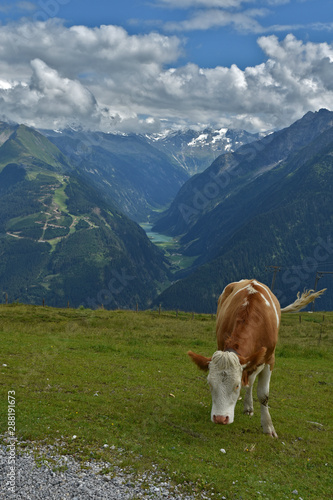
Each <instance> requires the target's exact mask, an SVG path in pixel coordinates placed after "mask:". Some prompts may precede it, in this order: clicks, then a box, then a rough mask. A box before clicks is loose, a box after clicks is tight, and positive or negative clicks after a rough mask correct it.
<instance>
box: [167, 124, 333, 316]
mask: <svg viewBox="0 0 333 500" xmlns="http://www.w3.org/2000/svg"><path fill="white" fill-rule="evenodd" d="M332 185H333V128H332V127H330V128H328V129H327V130H326V131H324V132H323V133H321V134H319V135H318V136H317V137H316V138H315V139H314V140H313V141H312V142H309V143H308V144H307V145H306V146H304V147H303V148H300V149H299V150H298V151H297V152H294V154H291V155H289V156H288V157H287V159H285V160H284V161H281V162H277V164H276V165H275V167H272V168H270V169H269V170H268V171H267V172H266V173H263V174H262V175H260V176H257V177H254V178H253V179H252V180H251V181H250V182H248V183H247V184H246V185H245V186H243V187H241V186H239V187H238V189H235V191H234V192H230V193H229V196H228V197H226V199H225V200H224V201H223V202H221V203H220V204H217V206H216V207H215V208H214V209H212V210H211V211H208V212H207V213H205V214H204V215H203V216H202V217H201V219H198V221H197V222H196V224H194V225H193V227H192V229H191V230H190V231H189V232H188V233H187V234H185V235H184V236H183V237H182V239H181V242H182V243H183V245H184V247H185V252H188V253H190V252H197V253H196V254H197V255H198V258H197V260H196V265H195V268H194V270H193V272H192V274H190V275H189V276H187V277H186V278H185V279H182V280H179V281H177V282H176V283H175V284H174V285H172V286H171V287H170V288H168V289H167V290H165V291H164V292H163V293H162V295H160V297H159V298H158V302H159V303H162V304H163V305H164V307H166V308H178V307H179V308H180V309H184V310H192V309H193V310H196V311H206V312H212V311H214V310H215V308H216V302H217V298H218V295H219V294H220V293H221V291H222V290H223V288H224V286H225V285H226V284H227V283H228V282H230V281H234V280H239V279H241V278H244V277H256V278H258V279H261V280H262V281H264V282H266V283H267V284H269V285H270V283H271V279H272V271H268V270H266V266H272V265H276V266H280V267H281V272H280V273H279V274H278V276H277V281H276V289H275V292H276V294H277V295H278V297H279V299H280V301H281V303H282V304H283V305H286V304H287V303H288V302H291V301H293V300H294V298H295V294H296V293H297V291H299V290H302V289H303V288H304V287H306V288H312V287H313V286H314V282H315V276H316V272H317V270H319V271H324V270H326V271H332V270H333V250H332V246H331V237H332V224H333V190H332ZM195 236H197V238H195ZM198 266H199V267H198ZM330 279H331V278H330V277H326V280H321V281H320V287H324V286H327V287H328V288H329V290H328V292H327V293H326V294H325V296H324V297H323V298H322V299H321V300H320V301H319V302H318V304H317V307H320V308H321V309H332V308H333V293H332V286H331V282H330ZM324 281H325V282H324Z"/></svg>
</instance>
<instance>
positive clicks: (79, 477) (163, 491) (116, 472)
mask: <svg viewBox="0 0 333 500" xmlns="http://www.w3.org/2000/svg"><path fill="white" fill-rule="evenodd" d="M0 438H4V436H0ZM16 448H17V454H16V456H15V475H16V477H15V493H14V492H11V491H10V482H8V479H10V465H9V464H8V462H9V459H10V453H9V447H8V446H6V445H4V444H2V445H0V482H1V484H0V498H1V499H4V500H7V499H8V500H67V499H71V500H91V499H94V500H104V499H105V500H134V499H147V500H162V499H163V500H165V499H170V500H194V498H198V497H195V496H192V495H186V494H184V493H181V486H180V485H176V486H175V485H172V483H171V480H170V479H169V478H167V477H161V474H160V473H159V472H158V471H157V468H156V467H155V468H154V470H153V471H151V472H149V473H145V474H143V475H141V476H139V477H138V476H134V475H133V474H130V473H128V472H126V471H125V470H124V469H122V468H121V467H115V466H114V465H113V464H111V463H107V462H99V461H91V462H85V463H84V466H83V467H82V463H81V462H77V461H76V460H75V459H74V458H73V457H72V456H66V455H65V456H63V455H59V454H57V453H56V449H55V447H54V446H50V445H48V446H45V445H38V446H37V448H36V444H35V445H34V450H33V449H26V450H25V451H21V450H20V447H19V446H18V445H16ZM36 450H38V452H37V455H36ZM36 457H37V458H36ZM109 470H111V471H112V472H111V473H108V471H109ZM101 471H103V472H102V474H101ZM8 474H9V475H8ZM13 484H14V483H13ZM200 498H208V497H206V496H205V495H203V494H201V495H200Z"/></svg>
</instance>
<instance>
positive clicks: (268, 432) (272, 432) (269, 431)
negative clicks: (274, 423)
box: [264, 427, 278, 438]
mask: <svg viewBox="0 0 333 500" xmlns="http://www.w3.org/2000/svg"><path fill="white" fill-rule="evenodd" d="M264 434H269V435H270V436H272V437H273V438H277V437H278V435H277V434H276V432H275V429H274V427H269V428H267V429H264Z"/></svg>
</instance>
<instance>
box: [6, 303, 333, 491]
mask: <svg viewBox="0 0 333 500" xmlns="http://www.w3.org/2000/svg"><path fill="white" fill-rule="evenodd" d="M214 328H215V318H213V317H211V316H210V315H194V316H193V317H192V315H191V314H185V313H179V314H178V316H177V317H176V313H174V312H162V313H161V315H159V314H158V312H155V311H146V312H138V313H136V312H133V311H106V310H98V311H93V310H89V309H79V310H74V309H53V308H48V307H37V306H25V305H20V304H12V305H7V306H6V305H2V306H0V338H1V351H0V388H1V392H0V418H1V420H0V423H1V428H0V433H1V434H4V432H5V431H6V430H7V428H8V424H7V394H8V391H12V390H14V391H15V397H16V436H17V437H18V439H19V440H31V441H36V442H43V443H44V444H45V443H47V444H55V443H56V444H57V445H58V449H59V452H60V453H64V454H67V453H69V454H72V455H74V456H75V457H76V458H77V459H78V460H80V461H82V466H83V467H84V461H85V460H86V459H91V458H95V459H103V460H106V461H109V462H111V463H113V464H114V465H120V466H121V467H128V468H129V470H132V471H136V472H137V473H138V474H140V472H143V471H146V470H152V468H153V465H154V466H157V468H158V469H159V470H160V471H164V472H165V473H166V474H167V475H168V477H170V478H172V480H173V481H174V482H175V483H176V484H179V483H182V484H183V485H184V490H185V491H190V492H193V493H194V492H196V493H197V494H198V496H199V497H200V492H201V491H203V490H204V491H205V492H207V495H208V496H209V498H216V499H220V498H222V497H223V496H224V497H225V498H226V499H245V500H252V499H260V498H266V499H272V500H276V499H295V500H296V499H299V498H301V499H303V500H310V499H313V500H323V499H328V498H332V496H333V436H332V429H333V411H332V410H333V404H332V403H333V398H332V392H333V391H332V388H333V313H325V315H324V316H323V313H322V312H321V313H313V314H309V313H306V312H304V313H302V314H301V315H299V314H296V315H292V314H285V315H283V316H282V326H281V329H280V340H279V344H278V348H277V357H276V367H275V369H274V372H273V375H272V379H271V391H270V412H271V416H272V419H273V423H274V426H275V429H276V431H277V433H278V435H279V439H272V438H271V437H269V436H266V435H264V434H263V433H262V430H261V426H260V410H259V403H258V402H257V401H256V398H255V401H254V409H255V414H254V416H253V417H252V418H250V417H248V416H246V415H243V413H242V403H243V402H242V401H239V402H238V403H237V407H236V415H235V422H234V423H233V424H232V425H229V426H218V425H214V424H212V423H211V422H210V404H211V396H210V392H209V388H208V385H207V383H206V376H205V374H203V373H201V372H200V371H199V370H198V369H197V368H196V366H195V365H194V364H193V363H192V362H191V361H190V359H189V358H188V357H187V355H186V352H187V351H188V350H189V349H191V350H193V351H196V352H199V353H201V354H205V355H211V354H212V353H213V352H214V351H215V348H216V341H215V332H214ZM5 365H6V366H5ZM241 395H243V393H242V394H241ZM73 436H76V437H73ZM104 445H108V446H107V447H104ZM221 450H224V451H221ZM105 472H107V473H110V474H111V475H112V469H111V470H108V471H105Z"/></svg>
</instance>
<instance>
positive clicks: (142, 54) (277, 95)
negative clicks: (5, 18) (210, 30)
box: [0, 21, 333, 132]
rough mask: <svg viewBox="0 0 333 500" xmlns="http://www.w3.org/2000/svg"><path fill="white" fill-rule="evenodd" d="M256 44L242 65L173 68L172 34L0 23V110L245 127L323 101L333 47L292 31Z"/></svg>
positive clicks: (44, 122) (142, 126)
mask: <svg viewBox="0 0 333 500" xmlns="http://www.w3.org/2000/svg"><path fill="white" fill-rule="evenodd" d="M258 44H259V46H260V47H261V49H262V50H263V52H264V54H265V56H266V61H265V62H264V63H263V64H260V65H258V66H253V67H247V68H246V69H245V70H241V69H240V68H238V67H237V66H236V65H232V66H231V67H230V68H228V67H219V66H218V67H215V68H210V69H209V68H208V69H207V68H200V67H199V66H198V65H196V64H187V65H185V66H180V67H176V66H177V62H178V60H179V57H180V54H181V50H182V43H181V41H180V39H179V38H178V37H174V36H172V37H169V36H162V35H159V34H157V33H150V34H147V35H143V36H131V35H129V34H128V33H127V32H126V31H125V30H124V29H123V28H119V27H117V26H102V27H100V28H87V27H83V26H74V27H71V28H67V27H65V26H63V25H62V24H61V23H59V22H54V21H49V22H47V23H35V24H29V23H21V24H13V25H11V26H0V115H1V116H3V115H6V116H7V117H8V119H10V120H14V121H17V122H23V123H27V124H29V125H33V126H37V127H45V128H61V127H65V126H66V125H71V124H73V123H77V124H80V125H81V126H83V127H87V128H92V129H100V130H115V129H117V130H122V131H135V132H144V131H148V130H149V131H152V130H154V129H155V130H156V129H158V128H160V127H161V123H162V124H165V123H166V124H167V125H168V126H170V124H174V125H176V126H181V125H184V126H185V125H195V124H198V123H201V124H212V125H221V126H233V127H242V128H245V129H248V130H252V131H254V130H267V129H272V128H275V127H278V128H280V127H283V126H286V125H289V124H290V123H291V122H292V121H293V120H296V119H297V118H300V117H301V116H302V115H303V114H305V113H306V112H307V111H309V110H317V109H319V108H320V107H326V108H329V109H333V84H332V82H333V45H330V44H327V43H311V42H308V43H304V42H302V41H300V40H297V39H296V38H295V37H294V36H292V35H288V36H287V37H286V38H285V39H283V40H279V39H278V38H277V37H276V36H273V35H272V36H262V37H260V38H259V39H258ZM171 64H172V65H174V66H175V67H173V68H172V67H171V68H170V65H171Z"/></svg>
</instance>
